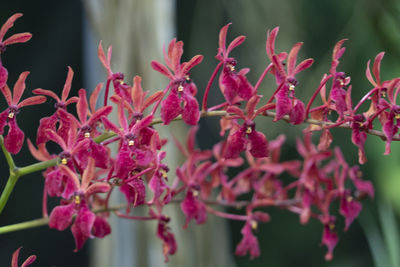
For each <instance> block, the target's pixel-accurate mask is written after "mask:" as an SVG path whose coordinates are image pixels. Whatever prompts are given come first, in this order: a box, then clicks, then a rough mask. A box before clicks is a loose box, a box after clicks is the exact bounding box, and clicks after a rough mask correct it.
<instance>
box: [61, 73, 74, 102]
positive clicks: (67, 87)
mask: <svg viewBox="0 0 400 267" xmlns="http://www.w3.org/2000/svg"><path fill="white" fill-rule="evenodd" d="M73 77H74V71H73V70H72V68H71V67H70V66H68V74H67V79H66V80H65V84H64V88H63V90H62V96H61V101H65V100H67V98H68V95H69V92H70V91H71V83H72V78H73Z"/></svg>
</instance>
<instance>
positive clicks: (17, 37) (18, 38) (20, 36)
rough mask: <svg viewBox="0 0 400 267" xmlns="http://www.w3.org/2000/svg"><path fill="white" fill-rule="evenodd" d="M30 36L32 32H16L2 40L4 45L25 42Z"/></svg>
mask: <svg viewBox="0 0 400 267" xmlns="http://www.w3.org/2000/svg"><path fill="white" fill-rule="evenodd" d="M31 38H32V34H30V33H29V32H23V33H17V34H14V35H11V36H10V37H9V38H7V40H5V41H4V42H3V44H4V45H11V44H17V43H26V42H28V41H29V40H30V39H31Z"/></svg>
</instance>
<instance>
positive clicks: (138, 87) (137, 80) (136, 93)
mask: <svg viewBox="0 0 400 267" xmlns="http://www.w3.org/2000/svg"><path fill="white" fill-rule="evenodd" d="M131 98H132V101H133V106H134V107H135V110H138V109H140V108H141V107H142V105H143V100H144V93H143V89H142V77H140V76H135V77H134V78H133V88H132V90H131Z"/></svg>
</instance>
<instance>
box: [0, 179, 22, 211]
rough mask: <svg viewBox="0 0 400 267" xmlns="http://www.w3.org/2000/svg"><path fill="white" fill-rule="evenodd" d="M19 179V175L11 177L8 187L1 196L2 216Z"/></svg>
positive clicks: (0, 208)
mask: <svg viewBox="0 0 400 267" xmlns="http://www.w3.org/2000/svg"><path fill="white" fill-rule="evenodd" d="M18 178H19V176H18V175H10V176H9V177H8V181H7V184H6V187H4V189H3V193H1V196H0V214H1V213H2V211H3V209H4V207H5V206H6V204H7V201H8V198H9V197H10V195H11V192H12V190H13V189H14V186H15V184H16V183H17V181H18Z"/></svg>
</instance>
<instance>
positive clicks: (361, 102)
mask: <svg viewBox="0 0 400 267" xmlns="http://www.w3.org/2000/svg"><path fill="white" fill-rule="evenodd" d="M378 89H379V88H378V87H377V88H374V89H372V90H371V91H369V92H368V93H367V94H366V95H365V96H363V98H361V100H360V102H358V103H357V105H356V106H355V107H354V109H353V113H354V114H355V113H356V111H357V110H358V108H359V107H360V106H361V105H362V104H363V103H364V102H365V100H367V99H368V97H370V96H371V95H372V94H373V93H375V92H376V91H377V90H378Z"/></svg>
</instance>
